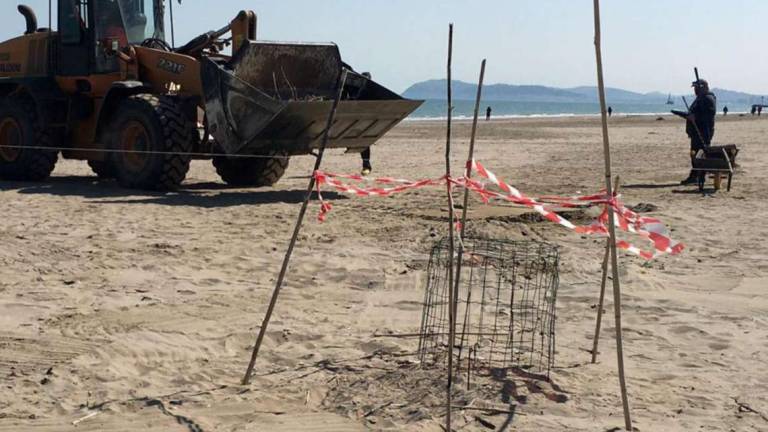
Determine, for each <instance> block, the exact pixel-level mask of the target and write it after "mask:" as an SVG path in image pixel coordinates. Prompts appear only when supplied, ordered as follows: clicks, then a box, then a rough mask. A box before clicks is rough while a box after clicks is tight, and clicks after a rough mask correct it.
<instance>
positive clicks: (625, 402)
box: [594, 0, 632, 431]
mask: <svg viewBox="0 0 768 432" xmlns="http://www.w3.org/2000/svg"><path fill="white" fill-rule="evenodd" d="M594 12H595V57H596V60H597V88H598V92H599V94H600V117H601V119H602V124H603V152H604V153H605V188H606V191H607V192H608V196H613V185H612V184H611V179H612V174H611V143H610V141H609V139H608V113H607V111H606V107H605V106H606V103H605V82H604V80H603V54H602V47H601V40H600V38H601V34H600V0H594ZM608 235H609V237H610V239H611V273H612V275H613V308H614V314H615V315H614V316H615V319H616V326H615V327H616V357H617V363H618V369H619V384H620V386H621V402H622V406H623V408H624V427H625V428H626V429H627V430H628V431H631V430H632V418H631V416H630V412H629V398H628V397H627V381H626V378H625V377H624V344H623V342H622V336H621V285H620V283H619V266H618V256H617V254H616V223H615V221H614V220H613V207H611V206H609V207H608Z"/></svg>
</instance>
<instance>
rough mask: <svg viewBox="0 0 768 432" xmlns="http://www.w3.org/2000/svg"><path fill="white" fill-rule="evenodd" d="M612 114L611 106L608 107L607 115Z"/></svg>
mask: <svg viewBox="0 0 768 432" xmlns="http://www.w3.org/2000/svg"><path fill="white" fill-rule="evenodd" d="M612 115H613V108H612V107H608V117H610V116H612Z"/></svg>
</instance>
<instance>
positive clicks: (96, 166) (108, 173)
mask: <svg viewBox="0 0 768 432" xmlns="http://www.w3.org/2000/svg"><path fill="white" fill-rule="evenodd" d="M88 166H89V167H91V171H93V173H94V174H96V177H98V178H100V179H113V178H115V167H114V166H113V165H112V163H111V162H110V161H95V160H89V161H88Z"/></svg>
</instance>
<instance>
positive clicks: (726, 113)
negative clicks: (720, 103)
mask: <svg viewBox="0 0 768 432" xmlns="http://www.w3.org/2000/svg"><path fill="white" fill-rule="evenodd" d="M727 115H728V105H726V106H724V107H723V116H727Z"/></svg>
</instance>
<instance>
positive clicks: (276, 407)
mask: <svg viewBox="0 0 768 432" xmlns="http://www.w3.org/2000/svg"><path fill="white" fill-rule="evenodd" d="M767 131H768V118H762V117H761V118H759V119H758V118H752V117H743V118H739V117H737V116H728V118H727V120H722V118H721V117H720V118H719V123H718V125H717V133H716V142H717V143H720V144H726V143H735V144H738V145H739V146H740V148H741V150H742V153H741V155H740V156H739V162H740V164H741V167H740V168H739V170H738V172H737V174H736V177H735V180H734V187H733V190H732V191H731V192H730V193H727V192H725V191H721V192H719V193H717V194H710V195H706V196H702V195H701V194H699V193H696V192H695V188H694V187H681V186H678V185H677V183H678V181H679V180H680V179H682V178H683V177H684V176H685V175H686V174H687V171H686V170H687V164H688V159H687V156H686V154H687V144H686V137H685V134H684V128H683V124H682V121H680V120H678V119H674V118H672V117H666V118H665V119H664V120H663V121H657V120H656V119H655V118H654V117H633V118H624V117H614V118H613V119H611V132H610V133H611V139H612V143H613V151H614V163H615V166H614V167H615V172H616V173H617V174H621V177H622V184H623V191H624V199H625V201H626V202H627V203H628V204H630V205H634V204H637V203H651V204H654V205H655V206H657V207H658V209H657V210H656V211H654V212H652V213H650V215H653V216H657V217H660V218H661V219H663V220H664V221H665V222H666V223H667V225H668V226H669V227H670V228H671V229H672V232H673V235H674V237H675V238H676V239H678V240H680V241H683V242H684V243H686V245H687V246H688V249H687V250H686V251H685V253H684V254H682V255H680V256H676V257H669V256H667V257H663V258H660V259H658V260H656V261H653V262H651V263H644V262H643V261H642V260H641V259H639V258H636V257H632V256H628V255H622V256H621V269H620V273H621V279H622V284H623V289H624V296H623V301H624V305H623V306H624V307H623V314H624V324H625V328H624V331H625V333H624V341H625V354H626V367H627V376H628V386H629V391H630V396H631V400H630V402H631V406H632V413H633V416H634V420H635V426H636V427H637V428H638V429H639V430H640V431H696V430H706V431H759V430H763V431H764V430H768V368H766V366H765V365H766V356H767V355H768V318H766V317H768V314H767V312H768V297H766V295H765V290H766V288H767V287H768V246H766V240H767V239H768V228H767V227H766V224H765V222H764V214H765V212H766V211H768V199H766V198H768V188H766V186H765V185H766V182H768V178H766V171H765V168H764V167H765V166H766V164H768V152H766V149H765V145H766V144H765V137H766V132H767ZM468 136H469V124H468V123H466V122H462V123H458V124H457V125H456V127H455V146H456V151H455V152H454V159H455V164H454V170H455V171H456V172H458V171H460V170H461V167H462V159H463V158H464V157H465V154H466V149H467V141H468ZM443 144H444V125H443V124H442V123H439V122H406V123H404V124H403V125H401V126H399V127H398V128H396V129H395V130H394V131H392V132H391V133H390V134H389V135H388V136H387V137H386V138H385V139H384V140H383V141H382V142H381V143H380V144H379V145H378V146H376V147H374V150H373V152H374V156H373V158H374V169H375V171H374V174H380V175H384V174H386V175H392V176H398V177H407V178H424V177H438V176H440V175H441V173H442V170H443V156H442V152H443ZM601 149H602V142H601V138H600V128H599V124H598V122H597V119H595V118H568V119H527V120H503V121H502V120H499V121H492V122H490V123H485V122H484V123H482V124H481V126H480V130H479V141H478V150H477V152H478V155H477V157H478V159H479V160H481V161H484V162H485V163H486V165H487V166H488V167H489V168H491V169H493V170H494V171H495V172H496V173H497V174H499V175H500V176H502V177H503V178H505V179H507V180H508V181H509V182H510V183H512V184H514V185H516V186H518V187H519V188H520V189H521V190H523V191H525V192H527V193H530V194H534V195H535V194H572V193H576V192H583V193H584V192H592V191H596V190H598V189H600V188H601V186H602V182H603V180H602V179H603V175H602V173H603V171H602V167H603V165H602V163H603V159H602V150H601ZM312 163H313V160H312V159H310V158H308V157H302V158H296V159H295V160H293V161H292V164H291V167H290V169H289V172H288V173H287V175H286V177H285V178H284V179H283V180H282V181H281V182H280V183H279V184H278V185H277V186H276V187H275V188H268V189H258V190H248V189H230V188H226V187H224V186H223V185H222V184H221V183H220V182H219V180H218V178H217V177H216V175H215V172H214V170H213V169H212V167H211V165H210V163H208V162H206V161H196V162H194V163H193V168H192V170H191V173H190V175H189V177H188V179H187V181H186V182H185V184H184V188H183V190H182V191H180V192H178V193H171V194H156V193H145V192H140V191H129V190H124V189H121V188H119V187H118V186H116V185H115V184H114V183H112V182H100V181H97V180H95V178H94V177H92V176H91V175H90V172H89V171H88V168H87V166H86V165H85V164H84V163H82V162H77V161H63V162H60V163H59V165H58V166H57V169H56V171H55V173H54V177H53V178H52V179H51V180H50V181H48V182H44V183H39V184H33V183H8V182H3V183H0V189H2V191H1V192H0V214H1V215H2V222H0V242H1V243H2V245H3V247H2V248H0V274H1V275H2V277H1V278H0V385H2V391H0V431H69V430H79V431H109V432H112V431H133V430H143V431H146V432H150V431H271V432H275V431H361V430H409V431H440V430H442V429H441V426H440V424H441V423H442V422H443V418H442V416H443V410H442V403H443V399H444V388H443V385H444V384H443V382H442V378H441V373H440V372H439V371H429V370H420V369H419V368H418V365H417V364H416V359H415V357H414V356H413V355H412V354H413V352H414V351H415V349H416V345H417V343H418V341H417V340H416V339H414V338H394V337H381V335H385V336H386V335H392V334H407V333H413V332H416V331H418V328H419V323H420V316H421V298H422V295H423V291H422V290H423V279H424V270H425V266H426V260H427V258H428V252H429V249H430V247H431V246H432V244H433V242H434V241H435V240H436V238H437V237H438V236H441V235H443V234H445V229H446V222H445V213H444V211H445V209H446V206H445V204H444V196H443V190H442V189H439V190H421V191H418V192H413V193H409V194H405V195H401V196H397V197H392V198H376V199H359V198H351V199H347V198H346V197H342V196H339V195H336V194H334V193H331V192H328V193H327V194H326V195H327V197H328V198H329V200H330V201H331V202H332V204H333V205H334V209H333V212H332V213H331V214H330V215H329V217H328V220H327V222H325V223H323V224H320V223H318V222H317V221H316V220H315V216H316V214H317V210H318V208H317V206H316V205H312V206H311V207H310V213H309V215H308V218H307V222H306V224H305V227H304V229H303V231H302V234H301V237H300V239H299V243H298V245H297V248H296V251H295V254H294V259H293V262H292V265H291V268H290V272H289V275H288V278H287V283H286V286H285V289H284V291H283V295H282V297H281V299H280V302H279V304H278V307H277V310H276V312H275V315H274V317H273V321H272V324H271V326H270V328H269V331H268V333H267V338H266V340H265V345H264V347H263V350H262V355H261V357H260V359H259V361H258V363H257V366H256V373H255V377H254V380H253V383H252V384H251V385H249V386H241V385H240V384H239V381H240V379H241V378H242V375H243V372H244V371H245V367H246V365H247V361H248V357H249V353H250V349H251V347H252V344H253V342H254V340H255V334H256V331H257V330H258V326H259V325H260V323H261V319H262V316H263V313H264V311H265V310H266V305H267V302H268V298H269V295H270V293H271V289H272V287H273V285H274V281H275V278H276V275H277V272H278V270H279V265H280V262H281V260H282V257H283V254H284V251H285V248H286V245H287V241H288V239H289V236H290V233H291V231H292V228H293V223H294V220H295V217H296V215H297V213H298V210H299V203H300V201H301V200H302V198H303V196H304V192H303V190H304V189H305V188H306V184H307V177H306V176H307V174H308V173H309V171H310V169H311V166H312ZM359 163H360V162H359V158H358V157H357V156H356V155H342V154H341V152H338V151H335V152H331V153H330V154H329V156H328V158H327V160H326V163H325V167H326V168H327V169H328V170H331V171H336V172H355V171H357V170H358V169H359ZM472 205H473V207H472V208H473V211H472V214H471V222H470V224H469V231H470V232H471V233H473V234H476V235H486V236H493V237H496V238H508V239H523V238H532V239H538V240H546V241H549V242H554V243H556V244H558V245H560V246H561V253H562V262H561V268H560V279H561V284H560V291H559V298H558V305H557V312H558V322H557V354H556V362H555V369H554V370H553V372H552V382H546V381H543V380H538V379H535V378H530V377H524V376H511V377H507V378H505V379H504V380H497V381H493V380H490V381H486V382H483V383H481V384H482V385H479V387H477V388H475V389H474V390H471V391H466V390H457V394H456V398H457V400H458V403H468V402H470V401H471V402H472V403H473V406H494V407H497V408H500V409H502V410H508V411H510V412H514V414H513V415H509V414H504V413H497V414H493V413H490V412H483V411H469V410H465V411H460V412H458V413H457V414H456V420H455V425H456V426H457V427H458V430H466V431H487V430H494V429H495V430H519V431H540V430H555V431H559V430H569V431H596V430H612V428H616V427H620V426H622V425H623V420H622V414H621V402H620V397H619V393H618V388H619V386H618V381H617V374H616V362H615V345H614V342H613V324H612V323H613V321H612V318H613V317H612V313H611V311H612V302H611V301H610V296H609V299H608V303H607V305H606V311H607V315H606V320H605V322H606V326H605V329H604V332H603V338H602V341H601V355H600V358H599V359H600V361H599V363H598V364H596V365H592V364H590V363H589V360H590V354H589V349H591V343H592V331H593V326H594V317H595V309H594V307H595V303H596V301H597V296H598V291H599V279H600V262H601V259H602V247H603V241H602V240H598V239H594V238H582V237H581V236H579V235H576V234H573V233H571V232H569V231H567V230H564V229H563V228H560V227H558V226H555V225H553V224H550V223H546V222H525V219H521V218H519V217H516V215H519V212H518V211H517V210H516V209H513V208H511V207H509V206H506V205H494V206H490V207H485V208H483V207H480V204H478V202H477V201H473V204H472ZM639 242H640V244H642V245H643V246H645V245H646V244H645V243H642V242H641V241H639ZM87 416H90V417H87ZM79 419H82V420H81V421H80V422H79V423H77V425H76V426H75V425H73V422H77V421H78V420H79Z"/></svg>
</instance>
